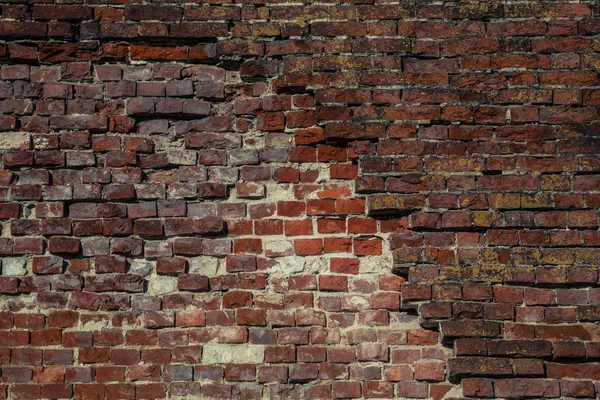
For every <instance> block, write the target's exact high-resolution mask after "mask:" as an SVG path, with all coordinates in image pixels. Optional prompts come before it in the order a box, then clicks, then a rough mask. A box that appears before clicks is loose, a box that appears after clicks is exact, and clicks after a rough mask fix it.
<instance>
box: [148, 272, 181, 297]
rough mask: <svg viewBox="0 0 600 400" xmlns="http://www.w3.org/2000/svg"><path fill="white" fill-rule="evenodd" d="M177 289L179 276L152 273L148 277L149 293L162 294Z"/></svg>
mask: <svg viewBox="0 0 600 400" xmlns="http://www.w3.org/2000/svg"><path fill="white" fill-rule="evenodd" d="M176 291H177V277H173V276H165V275H158V274H152V275H150V276H149V277H148V294H149V295H155V296H162V295H164V294H168V293H173V292H176Z"/></svg>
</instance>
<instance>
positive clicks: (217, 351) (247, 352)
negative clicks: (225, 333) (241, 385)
mask: <svg viewBox="0 0 600 400" xmlns="http://www.w3.org/2000/svg"><path fill="white" fill-rule="evenodd" d="M264 358H265V346H261V345H255V344H244V345H231V344H216V343H208V344H206V345H204V347H203V348H202V363H203V364H205V365H214V364H232V363H233V364H260V363H262V362H263V360H264Z"/></svg>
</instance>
